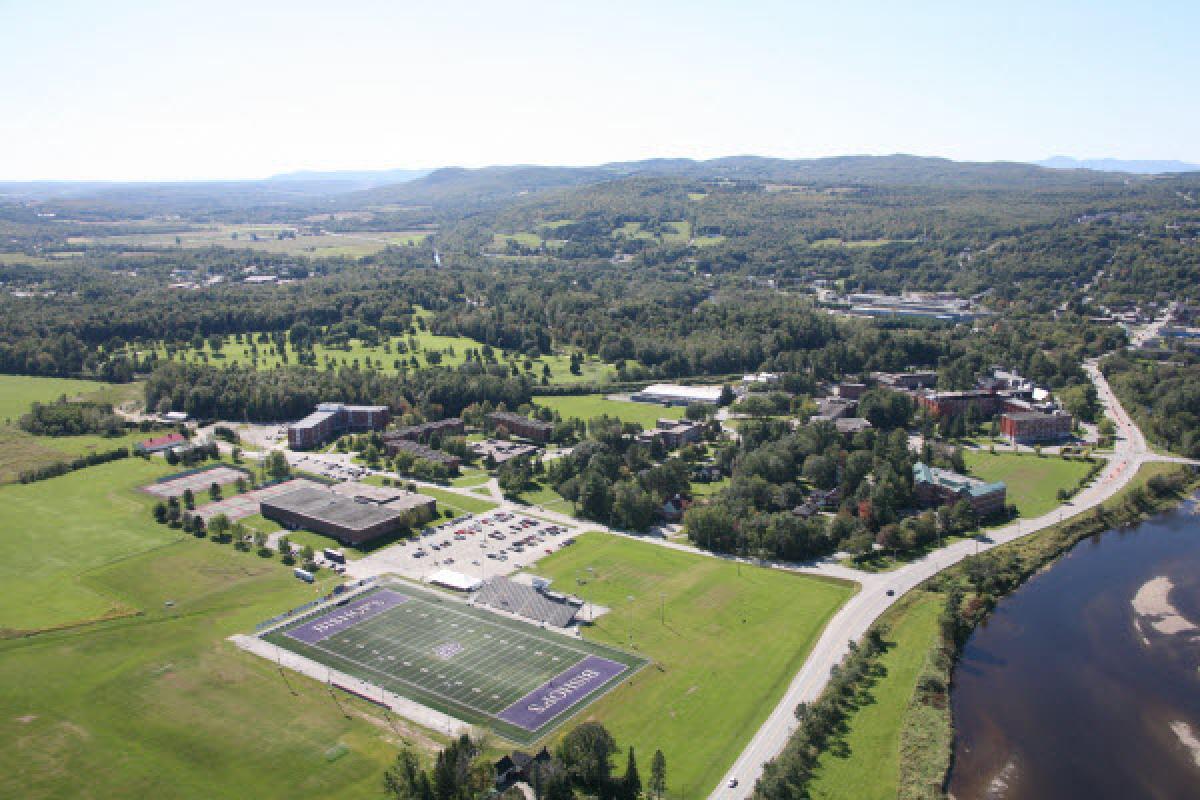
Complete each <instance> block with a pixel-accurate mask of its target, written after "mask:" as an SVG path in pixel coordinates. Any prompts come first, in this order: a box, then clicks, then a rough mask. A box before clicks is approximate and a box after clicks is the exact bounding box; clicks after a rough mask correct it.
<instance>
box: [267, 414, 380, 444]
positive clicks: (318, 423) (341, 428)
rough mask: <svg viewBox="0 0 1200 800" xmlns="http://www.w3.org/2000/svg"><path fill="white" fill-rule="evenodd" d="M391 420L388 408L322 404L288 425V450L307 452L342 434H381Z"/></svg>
mask: <svg viewBox="0 0 1200 800" xmlns="http://www.w3.org/2000/svg"><path fill="white" fill-rule="evenodd" d="M390 419H391V415H390V413H389V412H388V407H387V406H351V405H346V404H344V403H321V404H320V405H318V406H317V410H316V411H314V412H313V413H311V414H309V415H308V416H307V417H305V418H304V419H302V420H300V421H299V422H296V423H293V424H292V425H289V426H288V429H287V435H288V447H290V448H291V449H293V450H309V449H311V448H313V447H318V446H320V445H322V444H324V443H325V442H327V441H329V440H330V439H333V438H335V437H337V436H340V435H342V434H343V433H366V432H368V431H381V430H383V429H384V428H386V427H387V424H388V421H389V420H390Z"/></svg>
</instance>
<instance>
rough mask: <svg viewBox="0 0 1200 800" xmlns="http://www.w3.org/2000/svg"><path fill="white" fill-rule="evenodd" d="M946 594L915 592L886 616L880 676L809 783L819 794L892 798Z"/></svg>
mask: <svg viewBox="0 0 1200 800" xmlns="http://www.w3.org/2000/svg"><path fill="white" fill-rule="evenodd" d="M942 602H943V598H942V597H941V596H939V595H934V594H930V593H928V592H913V593H911V594H909V595H908V596H906V597H904V598H903V599H902V600H901V601H900V602H899V603H897V604H896V606H895V607H893V608H892V609H891V610H889V611H888V612H887V613H886V614H885V615H884V616H883V618H882V619H881V622H882V623H884V624H886V625H888V626H889V632H888V634H887V635H886V636H885V637H884V638H885V641H887V642H888V650H887V652H886V653H884V654H883V655H882V656H881V657H880V659H879V665H880V666H881V668H882V669H881V672H880V675H879V677H878V679H877V680H876V681H875V683H874V684H873V685H871V686H870V687H869V688H868V689H867V690H866V691H865V692H864V693H863V694H862V695H861V696H860V697H859V698H858V703H859V707H858V709H857V710H856V711H855V712H854V713H853V714H852V715H851V716H850V718H849V720H848V721H847V727H846V729H845V731H844V732H842V734H841V735H840V736H838V738H837V740H836V741H835V743H834V744H833V745H832V746H831V747H829V748H827V749H826V751H825V752H824V753H823V754H822V756H821V759H820V762H819V764H818V766H817V769H816V774H815V777H814V779H813V781H812V784H811V785H810V787H809V795H808V796H810V797H812V798H814V800H892V798H895V797H896V790H897V788H898V786H899V780H900V724H901V721H902V720H903V718H904V714H905V711H906V710H907V709H908V706H909V703H910V702H911V701H912V698H913V695H914V693H915V692H916V689H917V679H918V677H920V673H921V667H922V665H923V664H924V663H925V658H926V655H927V654H928V652H929V648H930V645H931V644H932V643H933V641H934V637H935V636H936V635H937V632H938V616H939V614H940V613H941V609H942Z"/></svg>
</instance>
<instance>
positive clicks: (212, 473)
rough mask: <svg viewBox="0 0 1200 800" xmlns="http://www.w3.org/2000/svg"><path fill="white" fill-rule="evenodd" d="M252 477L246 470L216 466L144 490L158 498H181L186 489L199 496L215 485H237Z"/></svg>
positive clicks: (157, 483)
mask: <svg viewBox="0 0 1200 800" xmlns="http://www.w3.org/2000/svg"><path fill="white" fill-rule="evenodd" d="M252 477H253V476H251V475H250V473H248V472H246V471H245V470H240V469H234V468H233V467H225V466H215V467H207V468H205V469H200V470H194V471H191V472H184V473H181V474H179V475H173V476H170V477H167V478H163V479H162V480H159V481H155V482H154V483H152V484H150V485H148V486H143V487H142V488H143V489H144V490H145V491H147V492H149V493H150V494H153V495H157V496H158V497H179V496H180V495H182V494H183V492H184V490H185V489H191V490H192V491H193V492H194V493H197V494H198V493H200V492H202V491H208V487H210V486H212V485H213V484H214V483H217V484H220V485H222V486H224V485H225V484H227V483H235V482H236V481H237V479H238V478H245V479H247V480H249V479H250V478H252Z"/></svg>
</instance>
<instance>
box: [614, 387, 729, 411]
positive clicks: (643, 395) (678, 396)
mask: <svg viewBox="0 0 1200 800" xmlns="http://www.w3.org/2000/svg"><path fill="white" fill-rule="evenodd" d="M721 389H722V387H720V386H680V385H679V384H676V383H655V384H651V385H650V386H647V387H646V388H645V389H642V390H641V391H640V392H635V393H633V394H631V395H630V396H629V399H630V400H634V401H637V402H639V403H662V404H663V405H664V406H689V405H691V404H693V403H703V404H705V405H710V406H715V405H717V404H718V403H719V402H720V400H721Z"/></svg>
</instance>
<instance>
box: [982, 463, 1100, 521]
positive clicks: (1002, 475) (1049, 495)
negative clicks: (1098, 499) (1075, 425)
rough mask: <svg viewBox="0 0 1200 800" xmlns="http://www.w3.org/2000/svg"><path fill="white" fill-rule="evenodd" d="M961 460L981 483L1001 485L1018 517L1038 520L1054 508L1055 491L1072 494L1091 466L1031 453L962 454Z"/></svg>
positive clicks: (1056, 502) (1056, 504)
mask: <svg viewBox="0 0 1200 800" xmlns="http://www.w3.org/2000/svg"><path fill="white" fill-rule="evenodd" d="M963 460H964V461H965V462H966V464H967V469H968V470H969V471H970V473H971V474H972V475H974V476H975V477H977V478H981V479H983V480H985V481H1003V482H1004V483H1005V484H1006V485H1007V486H1008V502H1010V503H1014V504H1015V505H1016V506H1017V510H1018V511H1019V512H1020V513H1021V516H1022V517H1026V518H1029V517H1039V516H1041V515H1042V514H1045V513H1046V512H1047V511H1050V510H1052V509H1054V508H1056V507H1057V506H1058V504H1059V503H1058V490H1059V489H1066V490H1068V491H1070V490H1073V489H1074V488H1075V487H1076V486H1077V485H1078V483H1079V481H1080V479H1082V478H1083V477H1084V476H1085V475H1087V473H1088V470H1089V469H1090V468H1091V465H1090V464H1088V463H1087V462H1086V461H1068V460H1066V459H1065V458H1059V457H1058V456H1049V455H1048V456H1042V457H1039V456H1037V455H1035V454H1033V453H989V452H983V451H979V450H964V451H963Z"/></svg>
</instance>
